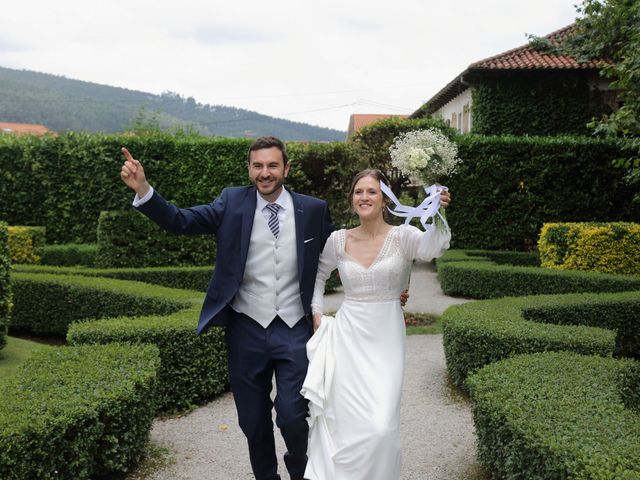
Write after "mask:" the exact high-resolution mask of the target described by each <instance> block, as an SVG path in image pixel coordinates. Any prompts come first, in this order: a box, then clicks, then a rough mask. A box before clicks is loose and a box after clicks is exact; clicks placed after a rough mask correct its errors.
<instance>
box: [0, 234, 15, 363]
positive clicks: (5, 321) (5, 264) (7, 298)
mask: <svg viewBox="0 0 640 480" xmlns="http://www.w3.org/2000/svg"><path fill="white" fill-rule="evenodd" d="M8 237H9V234H8V230H7V224H6V223H4V222H0V350H1V349H2V348H3V347H4V346H5V345H6V344H7V339H6V335H7V329H8V328H9V314H10V313H11V308H12V306H13V304H12V301H11V299H12V293H11V282H10V279H9V270H10V268H11V259H10V257H9V245H8Z"/></svg>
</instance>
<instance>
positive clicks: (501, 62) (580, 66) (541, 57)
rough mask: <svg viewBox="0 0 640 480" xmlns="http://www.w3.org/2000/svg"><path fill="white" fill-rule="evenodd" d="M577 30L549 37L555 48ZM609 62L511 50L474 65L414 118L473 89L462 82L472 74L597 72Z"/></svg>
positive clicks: (568, 28)
mask: <svg viewBox="0 0 640 480" xmlns="http://www.w3.org/2000/svg"><path fill="white" fill-rule="evenodd" d="M575 28H576V24H575V23H572V24H571V25H568V26H566V27H564V28H561V29H560V30H556V31H555V32H552V33H550V34H549V35H546V36H545V37H544V38H546V39H548V40H549V41H550V42H551V44H552V45H555V46H557V45H560V43H561V42H562V41H563V40H564V39H565V38H566V37H567V36H568V35H569V34H571V33H572V32H573V31H574V30H575ZM610 62H611V61H610V60H609V59H594V60H591V61H587V62H583V63H580V62H578V61H577V60H576V59H575V58H572V57H569V56H567V55H558V54H555V53H552V52H540V51H537V50H534V49H533V47H531V46H530V45H529V44H526V45H523V46H521V47H518V48H514V49H511V50H508V51H506V52H504V53H500V54H498V55H494V56H492V57H489V58H485V59H484V60H480V61H477V62H474V63H472V64H471V65H469V67H467V69H465V70H464V71H463V72H462V73H461V74H460V75H457V76H456V77H455V78H454V79H453V80H451V82H449V83H448V84H447V85H445V86H444V87H443V88H442V89H441V90H440V91H439V92H438V93H436V94H435V95H434V96H433V97H431V99H430V100H429V101H427V103H425V104H423V105H422V106H420V108H418V109H417V110H416V111H415V112H413V113H412V114H411V115H410V117H411V118H415V117H418V116H422V115H425V114H427V115H428V114H431V113H433V112H435V111H436V110H438V109H439V108H440V107H442V106H443V105H445V104H446V103H447V102H449V101H451V100H452V99H453V98H455V97H456V96H458V95H459V94H460V93H462V92H463V91H465V90H466V89H467V88H469V85H468V84H467V83H466V82H464V83H463V81H462V79H463V77H464V76H465V75H467V74H469V73H481V72H488V71H507V70H509V71H514V70H519V71H527V70H529V71H531V70H537V71H541V70H596V69H598V67H599V66H600V65H602V64H603V63H610Z"/></svg>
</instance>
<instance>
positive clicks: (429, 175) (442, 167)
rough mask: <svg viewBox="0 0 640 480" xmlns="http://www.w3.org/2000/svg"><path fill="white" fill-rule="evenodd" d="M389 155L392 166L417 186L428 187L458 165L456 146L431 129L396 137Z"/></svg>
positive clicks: (452, 171) (451, 171)
mask: <svg viewBox="0 0 640 480" xmlns="http://www.w3.org/2000/svg"><path fill="white" fill-rule="evenodd" d="M389 153H390V154H391V165H393V166H394V167H396V168H397V169H398V170H400V172H401V173H402V174H403V175H406V176H407V177H409V178H410V179H411V182H412V183H414V184H416V185H430V184H432V183H434V182H435V181H436V180H437V179H439V178H441V177H443V176H445V175H449V174H451V173H454V172H455V169H456V166H457V165H458V164H459V163H460V159H459V158H458V147H457V145H456V144H455V143H454V142H452V141H451V140H449V139H448V138H447V137H446V136H444V135H443V134H442V133H441V132H439V131H438V130H436V129H433V128H428V129H425V130H414V131H411V132H406V133H403V134H401V135H399V136H397V137H396V138H395V140H394V142H393V145H391V147H389Z"/></svg>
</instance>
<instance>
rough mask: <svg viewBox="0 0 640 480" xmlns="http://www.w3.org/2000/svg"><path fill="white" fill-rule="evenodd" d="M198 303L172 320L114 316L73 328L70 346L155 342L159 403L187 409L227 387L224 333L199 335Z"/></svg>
mask: <svg viewBox="0 0 640 480" xmlns="http://www.w3.org/2000/svg"><path fill="white" fill-rule="evenodd" d="M198 312H199V305H198V306H194V307H192V308H190V309H187V310H183V311H181V312H178V313H175V314H173V315H171V316H164V317H156V316H154V317H140V318H131V317H128V318H110V319H103V320H94V321H91V322H85V323H75V324H73V325H71V326H70V327H69V333H68V334H67V341H68V342H69V343H70V344H72V345H80V344H106V343H111V342H119V343H128V344H136V345H137V344H145V343H151V344H154V345H156V346H157V347H158V349H159V351H160V360H161V361H160V369H159V373H158V380H159V383H158V392H157V397H158V405H159V408H160V409H161V410H164V411H174V410H184V409H186V408H189V407H190V406H192V405H197V404H201V403H203V402H205V401H207V400H210V399H212V398H213V397H215V396H216V395H218V394H220V393H222V392H223V391H224V390H225V389H226V387H227V385H228V373H227V354H226V346H225V342H224V330H223V329H221V328H211V329H210V330H208V331H207V332H205V333H203V334H202V335H200V336H198V335H196V330H195V326H196V323H197V318H198Z"/></svg>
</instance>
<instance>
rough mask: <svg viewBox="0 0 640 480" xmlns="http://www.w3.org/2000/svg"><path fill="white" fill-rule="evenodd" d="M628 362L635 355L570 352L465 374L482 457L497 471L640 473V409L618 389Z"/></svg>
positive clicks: (588, 475)
mask: <svg viewBox="0 0 640 480" xmlns="http://www.w3.org/2000/svg"><path fill="white" fill-rule="evenodd" d="M634 364H635V365H634ZM628 369H632V370H634V371H636V372H637V371H638V364H637V362H633V363H632V361H630V360H618V359H613V358H602V357H597V356H584V355H578V354H576V353H572V352H544V353H536V354H532V355H517V356H515V357H513V358H510V359H508V360H503V361H500V362H496V363H492V364H491V365H488V366H486V367H484V368H483V369H481V370H480V371H478V372H477V373H475V374H474V375H472V376H471V377H470V378H469V380H468V385H469V390H470V393H471V400H472V402H473V417H474V423H475V428H476V434H477V437H478V457H479V459H480V462H481V463H482V464H483V465H485V467H486V468H487V469H488V470H490V471H491V472H492V474H493V475H494V476H495V477H496V478H514V479H515V478H522V479H525V478H526V479H534V478H535V479H568V478H572V479H602V480H628V479H636V478H640V455H639V454H638V452H640V415H638V412H634V411H633V410H632V409H630V408H628V407H626V406H625V403H624V401H623V398H622V397H621V395H620V385H619V382H620V378H621V375H623V376H624V372H625V371H626V370H628Z"/></svg>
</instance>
